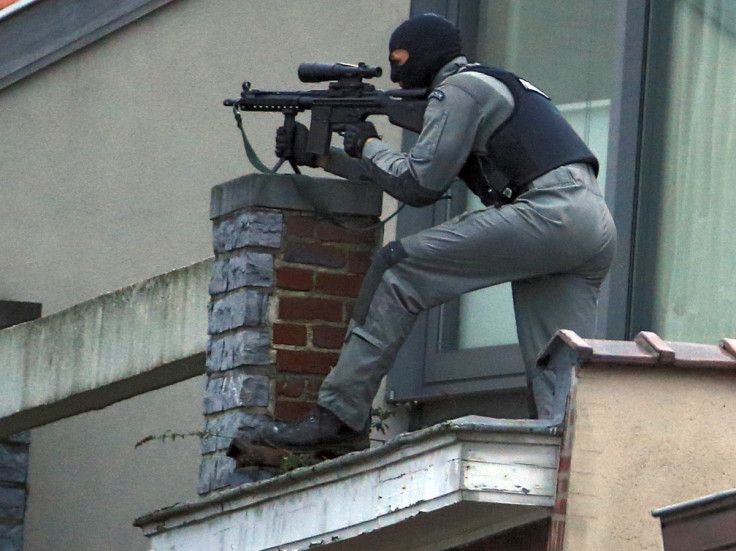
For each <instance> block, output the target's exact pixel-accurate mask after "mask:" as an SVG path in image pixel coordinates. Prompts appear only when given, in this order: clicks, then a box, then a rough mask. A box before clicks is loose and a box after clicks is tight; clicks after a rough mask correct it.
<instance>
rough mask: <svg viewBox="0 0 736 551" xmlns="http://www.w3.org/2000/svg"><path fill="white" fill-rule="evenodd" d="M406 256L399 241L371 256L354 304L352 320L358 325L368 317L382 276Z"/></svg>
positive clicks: (385, 246) (387, 245) (392, 242)
mask: <svg viewBox="0 0 736 551" xmlns="http://www.w3.org/2000/svg"><path fill="white" fill-rule="evenodd" d="M408 256H409V255H408V254H407V252H406V249H404V246H403V245H402V244H401V241H391V243H388V244H386V245H384V246H383V247H381V248H380V249H379V250H378V252H376V254H374V255H373V259H372V262H371V265H370V267H369V268H368V271H367V272H366V274H365V277H364V278H363V285H362V286H361V288H360V293H359V294H358V300H357V301H356V302H355V307H354V308H353V320H354V321H355V322H356V323H357V324H358V325H363V323H364V322H365V318H366V316H367V315H368V308H369V307H370V304H371V300H373V294H374V293H375V292H376V288H377V287H378V284H379V283H381V279H382V278H383V274H384V273H385V272H386V270H388V269H389V268H390V267H391V266H394V265H395V264H397V263H398V262H400V261H401V260H403V259H405V258H406V257H408Z"/></svg>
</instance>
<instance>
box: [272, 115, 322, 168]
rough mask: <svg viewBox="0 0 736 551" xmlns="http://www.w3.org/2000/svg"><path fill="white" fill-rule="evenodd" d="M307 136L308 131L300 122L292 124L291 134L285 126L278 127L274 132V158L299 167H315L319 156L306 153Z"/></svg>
mask: <svg viewBox="0 0 736 551" xmlns="http://www.w3.org/2000/svg"><path fill="white" fill-rule="evenodd" d="M290 134H291V135H290ZM308 135H309V130H307V127H306V126H304V125H303V124H302V123H300V122H297V123H294V131H293V132H289V131H288V130H287V129H286V127H285V126H281V127H279V129H278V130H276V156H277V157H278V158H279V159H286V160H288V161H294V163H296V164H297V165H300V166H311V167H316V166H317V160H318V159H319V155H316V154H314V153H308V152H307V136H308Z"/></svg>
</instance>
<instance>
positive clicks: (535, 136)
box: [460, 65, 598, 205]
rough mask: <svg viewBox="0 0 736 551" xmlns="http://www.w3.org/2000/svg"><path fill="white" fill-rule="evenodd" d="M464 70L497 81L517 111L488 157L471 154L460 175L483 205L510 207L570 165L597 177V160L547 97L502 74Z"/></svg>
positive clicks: (500, 130)
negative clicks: (542, 178)
mask: <svg viewBox="0 0 736 551" xmlns="http://www.w3.org/2000/svg"><path fill="white" fill-rule="evenodd" d="M461 71H477V72H479V73H483V74H485V75H489V76H491V77H494V78H496V79H498V80H500V81H501V82H503V83H504V84H505V85H506V86H507V87H508V88H509V90H511V94H512V95H513V97H514V110H513V112H512V113H511V115H510V116H509V118H508V119H506V120H505V121H504V122H503V123H502V124H501V126H499V127H498V128H497V129H496V130H495V131H494V132H493V134H492V135H491V136H490V138H488V142H487V143H486V153H485V154H478V153H471V155H470V157H468V160H467V161H466V163H465V165H464V166H463V168H462V170H461V171H460V178H462V179H463V180H464V181H465V183H466V184H467V185H468V187H469V188H470V190H471V191H472V192H473V193H475V194H476V195H477V196H478V197H480V199H481V201H482V202H483V204H484V205H492V204H498V203H508V202H511V201H513V200H514V199H515V198H516V196H517V195H518V194H519V193H520V192H521V191H523V189H522V188H523V187H524V186H525V185H526V184H528V183H529V182H531V181H532V180H534V179H535V178H538V177H539V176H541V175H542V174H545V173H547V172H549V171H550V170H553V169H555V168H557V167H560V166H564V165H567V164H572V163H579V162H585V163H589V164H590V165H591V166H592V167H593V169H594V171H595V173H596V175H597V174H598V159H596V157H595V155H594V154H593V152H592V151H591V150H590V149H588V146H587V145H585V142H583V140H582V139H581V138H580V136H578V135H577V133H576V132H575V130H573V129H572V127H571V126H570V124H569V123H568V122H567V121H566V120H565V119H564V117H563V116H562V115H561V114H560V112H559V111H558V110H557V108H556V107H555V106H554V104H553V103H552V101H550V99H549V97H547V96H546V95H545V94H544V92H542V91H541V90H539V89H538V88H536V87H535V86H533V85H532V84H530V83H529V82H527V81H525V80H524V79H521V78H519V77H517V76H516V75H514V74H512V73H509V72H508V71H504V70H502V69H495V68H492V67H485V66H482V65H468V66H466V67H464V68H463V69H462V70H461Z"/></svg>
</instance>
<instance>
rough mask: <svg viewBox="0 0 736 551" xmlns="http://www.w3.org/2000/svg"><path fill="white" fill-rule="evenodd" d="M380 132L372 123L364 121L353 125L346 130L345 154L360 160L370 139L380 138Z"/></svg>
mask: <svg viewBox="0 0 736 551" xmlns="http://www.w3.org/2000/svg"><path fill="white" fill-rule="evenodd" d="M378 137H379V136H378V132H376V127H375V126H373V123H372V122H368V121H363V122H359V123H356V124H351V125H349V126H347V127H346V128H345V131H344V134H343V139H344V141H343V147H344V149H345V153H347V154H348V155H350V156H351V157H355V158H357V159H360V158H361V157H362V156H363V147H364V146H365V142H367V141H368V140H369V139H370V138H378Z"/></svg>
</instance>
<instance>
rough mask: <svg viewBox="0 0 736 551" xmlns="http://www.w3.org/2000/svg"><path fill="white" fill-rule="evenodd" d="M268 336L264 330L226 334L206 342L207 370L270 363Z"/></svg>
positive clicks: (216, 370)
mask: <svg viewBox="0 0 736 551" xmlns="http://www.w3.org/2000/svg"><path fill="white" fill-rule="evenodd" d="M270 344H271V343H270V338H269V335H268V331H265V330H246V331H239V332H238V333H234V334H228V335H225V336H223V337H222V338H219V339H210V341H209V342H208V343H207V372H208V373H215V372H218V371H227V370H228V369H232V368H234V367H238V366H243V365H268V364H269V363H271V355H270V350H271V348H270Z"/></svg>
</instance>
